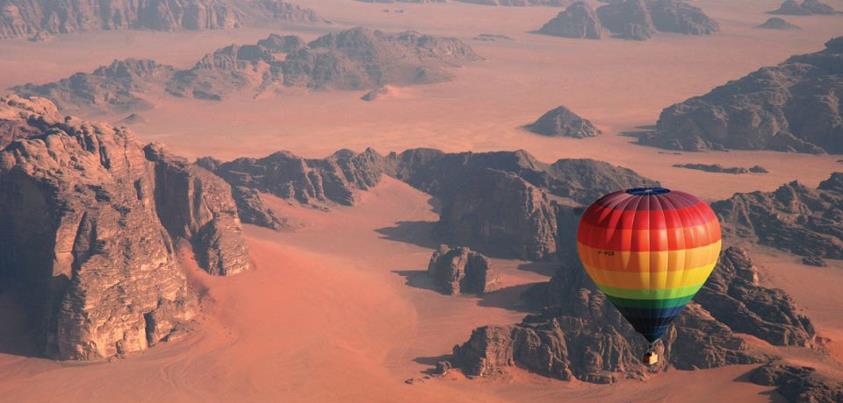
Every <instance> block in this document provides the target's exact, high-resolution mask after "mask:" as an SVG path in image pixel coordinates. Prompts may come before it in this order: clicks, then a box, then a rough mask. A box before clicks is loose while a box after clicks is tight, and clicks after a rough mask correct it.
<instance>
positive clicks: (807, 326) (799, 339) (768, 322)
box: [694, 248, 816, 346]
mask: <svg viewBox="0 0 843 403" xmlns="http://www.w3.org/2000/svg"><path fill="white" fill-rule="evenodd" d="M694 301H696V302H697V303H699V304H700V305H701V306H703V307H705V309H706V310H708V311H709V312H710V313H711V314H712V315H713V316H714V317H715V318H717V319H718V320H719V321H721V322H723V323H724V324H725V325H726V326H729V328H731V329H732V331H735V332H738V333H746V334H750V335H753V336H756V337H758V338H760V339H762V340H765V341H767V342H769V343H771V344H773V345H777V346H810V345H811V344H812V343H813V341H814V337H815V336H816V332H815V331H814V326H813V325H812V324H811V321H810V320H809V319H808V317H806V316H804V315H801V314H799V313H798V312H797V309H796V306H795V304H794V302H793V300H792V299H791V298H790V296H788V295H787V293H785V292H784V291H783V290H780V289H773V288H767V287H763V286H761V285H760V283H759V277H758V270H757V269H756V268H755V266H754V265H753V263H752V259H751V258H750V256H749V254H748V253H747V251H746V250H744V249H740V248H728V249H726V250H725V251H724V252H723V254H722V255H721V256H720V261H719V263H718V265H717V269H716V270H714V272H712V273H711V276H710V277H709V279H708V281H707V282H706V284H705V286H704V287H703V288H702V289H701V290H700V291H699V293H697V295H696V296H695V297H694Z"/></svg>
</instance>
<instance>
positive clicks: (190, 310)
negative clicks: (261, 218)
mask: <svg viewBox="0 0 843 403" xmlns="http://www.w3.org/2000/svg"><path fill="white" fill-rule="evenodd" d="M43 102H46V101H43V100H26V99H21V98H18V97H15V96H10V97H4V98H0V116H4V117H8V116H14V115H17V116H19V117H21V120H19V122H18V125H19V126H28V129H27V130H26V134H25V135H24V136H21V137H20V138H17V139H15V140H14V141H12V142H11V143H9V144H7V145H6V146H5V147H4V148H3V149H2V151H0V289H2V292H3V293H7V292H8V293H9V295H10V296H11V297H12V298H15V299H16V300H17V301H18V302H19V303H20V305H21V306H23V307H24V308H25V310H26V314H27V316H28V317H29V319H30V322H31V323H32V324H33V329H34V331H33V334H34V335H35V336H34V342H35V344H36V346H37V347H38V348H39V349H40V351H41V352H42V353H43V354H44V355H46V356H49V357H53V358H57V359H62V360H95V359H103V358H109V357H112V356H119V355H123V354H126V353H129V352H133V351H140V350H144V349H146V348H148V347H149V346H152V345H154V344H157V343H159V342H162V341H166V340H169V339H171V338H175V337H178V335H179V334H181V333H183V332H184V331H185V329H186V328H187V326H189V323H190V320H191V319H192V318H193V317H195V316H196V314H197V312H198V305H197V297H196V295H195V291H194V290H192V289H190V287H189V286H188V284H187V279H186V276H185V273H184V271H183V269H182V268H181V267H180V266H179V264H178V262H177V260H176V247H177V246H178V245H179V244H185V245H186V246H188V247H190V248H191V249H192V250H193V252H194V254H195V255H196V257H197V261H198V263H199V264H200V266H201V267H202V268H203V269H205V270H207V271H208V272H209V273H211V274H219V275H230V274H235V273H238V272H241V271H244V270H248V269H249V266H250V265H249V262H248V257H247V256H248V252H247V250H246V245H245V242H244V241H243V239H242V234H241V229H240V223H239V220H238V219H237V214H236V211H235V210H234V209H233V205H234V201H233V200H232V199H231V194H230V192H229V187H228V186H226V184H225V183H224V182H222V180H221V179H219V178H217V177H215V176H214V175H213V174H211V173H210V172H207V171H204V170H203V169H201V168H198V167H194V166H192V165H190V164H187V163H186V162H183V161H181V160H177V159H175V157H173V156H170V155H168V154H166V153H165V152H164V151H163V150H160V149H158V148H154V149H149V148H148V149H147V150H146V152H145V150H144V148H143V147H142V146H141V145H140V144H138V143H137V141H136V140H135V139H134V136H133V135H132V134H131V133H130V132H129V131H128V130H126V129H122V128H114V127H111V126H109V125H107V124H103V123H98V122H88V121H81V120H78V119H76V118H71V117H68V118H60V119H55V118H56V116H54V115H52V114H49V113H47V114H41V113H39V111H38V110H37V107H38V105H39V104H42V105H43ZM44 109H46V110H47V111H49V110H51V109H53V110H54V107H53V108H50V107H49V106H46V107H45V108H44ZM24 119H25V120H24Z"/></svg>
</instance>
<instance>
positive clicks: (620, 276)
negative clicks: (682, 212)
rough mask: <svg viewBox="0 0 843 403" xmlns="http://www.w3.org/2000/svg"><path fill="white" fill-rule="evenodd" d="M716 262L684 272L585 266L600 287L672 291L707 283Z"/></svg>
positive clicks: (687, 269)
mask: <svg viewBox="0 0 843 403" xmlns="http://www.w3.org/2000/svg"><path fill="white" fill-rule="evenodd" d="M715 264H716V262H712V263H709V264H706V265H703V266H699V267H695V268H686V269H685V270H684V271H654V272H651V271H640V272H618V271H611V270H601V269H599V268H595V267H593V266H589V265H585V269H586V271H587V272H588V275H589V276H591V278H592V279H593V280H594V282H595V283H597V285H598V286H600V287H612V288H630V289H652V290H670V289H674V288H685V287H690V286H692V285H698V284H700V283H703V282H705V280H706V279H707V278H708V276H709V274H711V271H712V270H714V266H715Z"/></svg>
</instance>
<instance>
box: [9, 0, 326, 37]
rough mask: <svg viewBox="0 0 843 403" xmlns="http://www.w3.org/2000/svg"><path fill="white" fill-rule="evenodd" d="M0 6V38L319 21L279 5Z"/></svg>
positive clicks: (246, 1) (263, 0)
mask: <svg viewBox="0 0 843 403" xmlns="http://www.w3.org/2000/svg"><path fill="white" fill-rule="evenodd" d="M0 6H2V7H0V39H9V38H25V37H29V36H31V35H39V34H41V33H44V34H65V33H72V32H84V31H120V30H128V29H149V30H155V31H178V30H192V31H199V30H209V29H228V28H236V27H242V26H247V25H254V24H258V23H261V22H264V21H285V22H295V23H314V22H318V21H321V19H320V18H319V17H318V16H317V15H316V13H314V12H313V10H310V9H306V8H302V7H299V6H297V5H294V4H290V3H286V2H283V1H279V0H169V1H157V0H156V1H126V0H114V1H71V0H8V1H5V2H3V3H2V4H0Z"/></svg>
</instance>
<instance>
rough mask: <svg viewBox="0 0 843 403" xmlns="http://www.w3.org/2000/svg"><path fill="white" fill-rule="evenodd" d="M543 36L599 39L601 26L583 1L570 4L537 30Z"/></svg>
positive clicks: (601, 30)
mask: <svg viewBox="0 0 843 403" xmlns="http://www.w3.org/2000/svg"><path fill="white" fill-rule="evenodd" d="M538 32H539V33H541V34H545V35H553V36H561V37H565V38H587V39H600V38H601V37H602V36H603V25H602V24H601V23H600V19H598V18H597V13H596V12H595V11H594V9H593V8H592V7H591V6H590V5H589V4H588V3H586V2H584V1H578V2H576V3H574V4H571V5H570V6H568V8H566V9H565V10H563V11H560V12H559V14H557V15H556V17H554V18H553V19H552V20H550V21H548V22H547V23H545V24H544V25H543V26H542V27H541V28H539V30H538Z"/></svg>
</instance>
